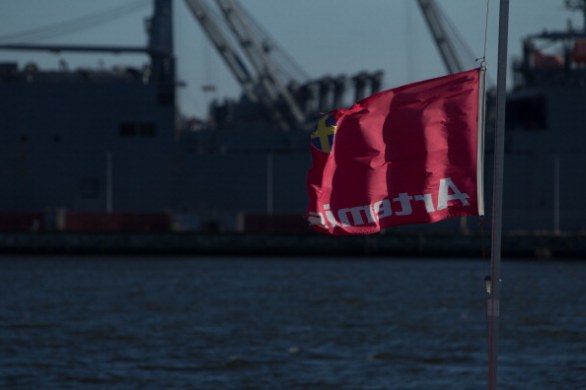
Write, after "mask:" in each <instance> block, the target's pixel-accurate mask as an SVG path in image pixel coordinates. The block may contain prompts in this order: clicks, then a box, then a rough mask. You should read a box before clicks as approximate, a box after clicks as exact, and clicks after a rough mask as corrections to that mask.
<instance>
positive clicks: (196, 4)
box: [185, 0, 260, 103]
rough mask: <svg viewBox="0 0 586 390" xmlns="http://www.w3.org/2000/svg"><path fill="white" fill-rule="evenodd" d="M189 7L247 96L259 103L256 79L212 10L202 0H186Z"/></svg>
mask: <svg viewBox="0 0 586 390" xmlns="http://www.w3.org/2000/svg"><path fill="white" fill-rule="evenodd" d="M185 3H186V4H187V6H188V8H189V9H190V10H191V13H192V14H193V16H194V17H195V18H196V19H197V21H198V22H199V24H200V26H201V27H202V29H203V30H204V32H205V33H206V34H207V36H208V38H209V39H210V41H212V44H213V45H214V46H215V48H216V50H217V51H218V53H219V54H220V56H221V57H222V59H223V60H224V62H225V63H226V65H227V66H228V68H229V69H230V71H231V72H232V74H233V75H234V76H235V77H236V79H237V81H238V83H239V84H240V86H241V87H242V90H243V92H244V94H245V96H246V97H247V98H248V100H250V101H251V102H252V103H257V102H259V101H260V98H259V96H258V94H257V92H256V89H255V81H254V79H253V77H252V75H251V73H250V72H249V70H248V68H247V67H246V65H245V63H244V61H243V60H242V59H241V58H240V55H239V54H238V52H237V51H236V50H234V48H233V47H232V45H231V44H230V42H229V41H228V39H227V38H226V36H225V35H224V33H223V31H222V29H221V28H220V27H219V25H218V23H217V22H216V20H215V19H214V18H213V17H212V14H211V11H210V10H209V9H208V7H207V5H206V4H205V2H204V1H202V0H185Z"/></svg>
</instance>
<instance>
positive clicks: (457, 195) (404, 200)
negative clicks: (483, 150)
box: [308, 178, 470, 229]
mask: <svg viewBox="0 0 586 390" xmlns="http://www.w3.org/2000/svg"><path fill="white" fill-rule="evenodd" d="M468 198H470V196H469V195H468V194H466V193H464V192H461V191H460V190H459V189H458V187H456V185H455V184H454V182H453V181H452V179H450V178H445V179H440V182H439V188H438V195H437V201H436V203H435V204H434V202H433V195H432V194H421V195H409V194H408V193H406V192H401V193H399V194H397V196H396V197H394V198H391V199H383V200H380V201H377V202H374V203H372V204H368V205H364V206H355V207H347V208H341V209H338V210H332V209H331V208H330V205H329V204H326V205H324V212H323V213H322V212H310V213H309V217H308V221H309V223H310V224H311V225H317V226H320V227H323V228H326V229H327V228H328V227H335V226H361V225H365V224H371V223H375V222H377V221H379V220H381V219H383V218H388V217H390V216H393V215H394V216H397V217H401V216H408V215H411V214H413V209H414V208H417V207H424V208H425V211H426V212H427V213H434V212H437V211H441V210H444V209H446V208H448V207H449V204H450V202H454V201H455V202H460V203H461V204H462V206H468V205H469V204H470V203H469V202H468Z"/></svg>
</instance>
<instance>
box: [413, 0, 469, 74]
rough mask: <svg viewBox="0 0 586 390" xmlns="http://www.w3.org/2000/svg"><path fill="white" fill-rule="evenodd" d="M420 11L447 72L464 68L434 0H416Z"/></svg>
mask: <svg viewBox="0 0 586 390" xmlns="http://www.w3.org/2000/svg"><path fill="white" fill-rule="evenodd" d="M417 3H418V4H419V8H420V9H421V13H422V14H423V17H424V18H425V21H426V22H427V26H428V27H429V30H430V31H431V35H432V36H433V39H434V41H435V44H436V45H437V48H438V50H439V52H440V56H441V57H442V61H443V63H444V65H445V67H446V70H447V71H448V72H449V73H457V72H461V71H463V70H464V67H463V65H462V62H461V61H460V59H459V57H458V55H457V51H456V48H455V47H454V44H453V42H452V41H451V40H450V38H449V36H448V33H447V30H446V28H445V26H444V23H443V22H442V19H441V17H440V12H439V8H438V6H437V4H436V3H435V0H417Z"/></svg>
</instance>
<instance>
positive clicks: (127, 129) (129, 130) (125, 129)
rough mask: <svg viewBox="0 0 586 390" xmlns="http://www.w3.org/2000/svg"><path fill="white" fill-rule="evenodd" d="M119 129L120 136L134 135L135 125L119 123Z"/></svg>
mask: <svg viewBox="0 0 586 390" xmlns="http://www.w3.org/2000/svg"><path fill="white" fill-rule="evenodd" d="M119 131H120V136H121V137H134V136H135V135H136V125H135V124H134V123H128V122H126V123H121V124H120V128H119Z"/></svg>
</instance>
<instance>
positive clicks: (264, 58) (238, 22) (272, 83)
mask: <svg viewBox="0 0 586 390" xmlns="http://www.w3.org/2000/svg"><path fill="white" fill-rule="evenodd" d="M216 3H217V4H218V6H219V7H220V9H221V10H222V13H223V15H224V18H225V19H226V22H227V23H228V26H229V27H230V29H231V31H232V33H233V34H234V35H235V37H236V38H237V39H238V42H239V43H240V46H241V47H242V50H243V51H244V53H245V54H246V57H247V58H248V60H249V62H250V63H251V64H252V66H253V68H254V69H255V71H256V73H257V75H258V84H259V87H260V88H261V90H262V92H263V93H265V94H266V95H267V96H268V98H269V100H270V104H271V108H276V109H277V110H278V111H280V110H283V111H285V112H284V113H283V114H285V115H287V116H288V117H290V118H291V119H292V120H293V122H294V123H295V124H296V125H301V124H302V123H303V122H304V120H305V118H304V115H303V113H302V112H301V109H300V108H299V106H298V105H297V102H296V101H295V100H294V99H293V96H291V94H290V93H289V91H288V90H287V88H286V87H285V86H284V85H283V84H282V83H281V81H280V80H279V77H278V75H277V72H276V68H275V66H274V65H273V64H272V62H271V59H270V58H269V56H268V55H267V53H266V51H265V50H264V49H263V46H262V43H261V42H260V41H259V39H257V37H256V36H255V35H254V34H253V32H252V29H251V28H250V26H249V25H248V24H247V22H246V20H245V19H244V18H243V12H242V10H241V9H240V6H239V4H238V3H237V2H236V1H234V0H216Z"/></svg>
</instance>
